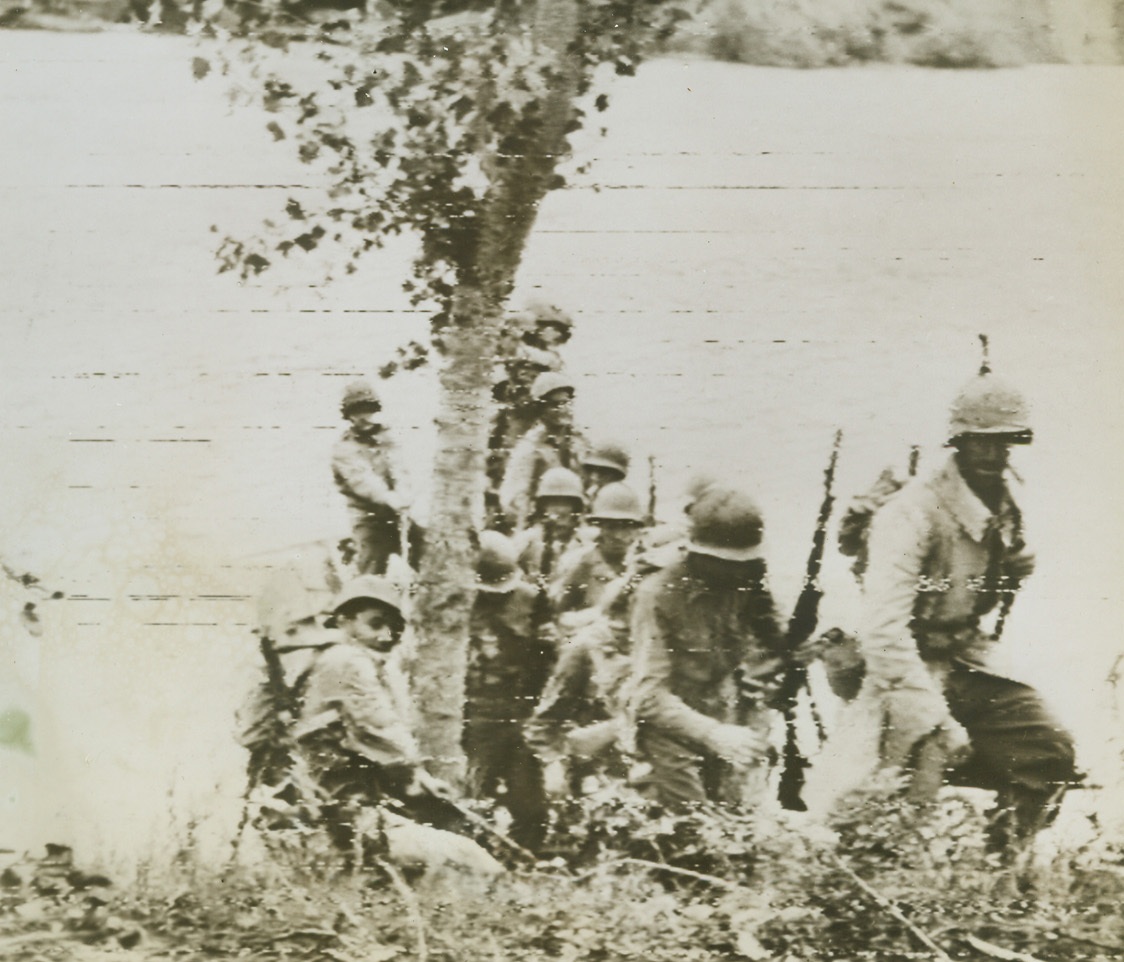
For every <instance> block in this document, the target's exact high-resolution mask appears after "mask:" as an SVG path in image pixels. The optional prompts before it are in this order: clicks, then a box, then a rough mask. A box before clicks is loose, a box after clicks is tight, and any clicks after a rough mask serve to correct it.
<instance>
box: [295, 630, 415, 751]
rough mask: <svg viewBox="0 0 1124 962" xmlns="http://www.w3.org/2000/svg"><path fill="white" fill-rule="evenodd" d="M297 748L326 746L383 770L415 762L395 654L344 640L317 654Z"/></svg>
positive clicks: (299, 723)
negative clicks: (381, 652)
mask: <svg viewBox="0 0 1124 962" xmlns="http://www.w3.org/2000/svg"><path fill="white" fill-rule="evenodd" d="M293 736H294V738H295V739H296V740H297V742H298V744H300V743H302V742H308V743H311V742H313V741H315V743H316V744H317V746H318V750H319V751H321V752H322V751H323V747H324V745H325V743H326V742H329V743H332V744H334V745H335V746H336V747H337V748H338V749H339V750H340V752H341V753H342V752H350V753H354V754H357V755H360V756H362V757H364V758H366V759H368V760H369V761H372V762H375V763H376V764H378V765H382V766H384V767H396V766H413V765H416V764H418V761H419V754H418V746H417V743H416V742H415V740H414V736H413V733H412V725H411V715H410V701H409V691H408V685H407V682H406V678H405V674H404V673H403V672H402V670H401V668H400V667H399V665H398V662H397V657H396V655H395V653H393V652H392V653H391V654H390V655H382V654H380V653H377V652H373V651H369V650H368V649H365V648H362V647H360V646H359V645H355V644H351V643H349V642H343V643H340V644H337V645H332V646H330V647H329V648H327V649H325V650H324V651H322V652H320V653H319V654H318V655H317V656H316V658H315V660H314V662H313V664H312V668H311V671H310V673H309V675H308V681H307V683H306V685H305V689H304V698H303V704H302V707H301V712H300V717H299V719H298V720H297V722H296V724H295V726H294V728H293Z"/></svg>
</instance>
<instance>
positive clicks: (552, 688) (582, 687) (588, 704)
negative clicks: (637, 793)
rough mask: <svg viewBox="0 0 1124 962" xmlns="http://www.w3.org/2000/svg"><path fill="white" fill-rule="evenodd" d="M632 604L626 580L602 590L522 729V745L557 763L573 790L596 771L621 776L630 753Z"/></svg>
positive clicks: (552, 762) (617, 581) (561, 656)
mask: <svg viewBox="0 0 1124 962" xmlns="http://www.w3.org/2000/svg"><path fill="white" fill-rule="evenodd" d="M630 601H631V586H630V584H629V582H628V580H627V578H618V579H617V580H616V581H615V582H614V583H613V584H611V585H610V586H608V588H607V591H606V592H605V594H604V596H603V598H602V604H601V605H599V606H598V608H597V610H596V613H595V615H594V617H593V618H592V620H591V621H589V622H588V623H587V624H585V625H583V626H581V627H580V628H578V629H577V630H576V631H575V632H574V634H573V636H572V637H571V638H570V639H569V641H567V642H566V644H565V645H564V646H563V648H562V650H561V652H560V653H559V655H558V662H557V664H556V665H555V667H554V670H553V671H552V672H551V675H550V678H549V679H548V681H547V683H546V686H545V688H544V689H543V693H542V698H541V699H539V703H538V705H536V706H535V711H534V714H533V715H532V716H531V718H530V719H529V720H528V721H527V724H526V725H525V726H524V731H525V734H526V740H527V744H528V745H530V746H531V748H532V750H533V751H534V752H535V754H536V755H537V756H538V758H539V759H540V760H541V761H542V763H543V765H544V766H546V765H551V764H560V765H561V766H563V771H564V772H566V774H568V775H569V776H570V778H569V781H570V784H571V786H573V784H574V783H576V782H580V780H581V778H582V777H583V776H585V775H589V774H594V773H597V772H601V771H608V772H609V773H610V774H612V775H614V776H616V777H624V776H625V775H626V774H627V772H626V770H625V764H624V759H625V757H626V756H627V755H628V754H630V753H632V752H633V751H634V746H633V741H634V738H633V732H632V726H631V722H630V717H629V713H628V706H627V694H628V689H627V681H628V679H629V676H630V674H631V670H632V654H631V645H630V643H629V625H628V611H629V607H630V604H629V603H630ZM605 603H607V604H605Z"/></svg>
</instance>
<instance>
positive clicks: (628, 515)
mask: <svg viewBox="0 0 1124 962" xmlns="http://www.w3.org/2000/svg"><path fill="white" fill-rule="evenodd" d="M585 520H586V522H587V523H588V524H590V525H592V526H593V527H594V528H596V530H597V534H596V536H595V541H594V543H593V544H591V545H589V546H583V547H580V548H576V549H574V550H572V551H570V552H569V553H568V554H566V555H565V556H563V558H562V559H561V561H560V562H559V564H558V576H557V578H556V579H555V580H554V581H553V582H552V584H551V587H550V600H551V602H552V603H553V604H554V610H555V612H556V613H558V614H560V615H561V614H565V613H566V612H568V611H580V610H582V609H584V608H591V607H593V606H594V605H595V604H597V601H598V599H600V597H601V595H602V594H603V593H604V591H605V589H606V587H607V586H608V585H609V584H610V583H612V582H613V581H616V580H617V579H619V578H620V577H621V576H622V575H623V574H624V571H625V562H626V560H627V558H628V554H629V550H630V549H631V548H632V546H633V544H634V542H635V541H636V538H637V536H638V535H639V534H640V531H641V529H642V528H643V526H644V513H643V510H642V509H641V507H640V499H639V498H638V497H637V496H636V492H634V491H633V490H632V489H631V488H630V487H629V486H628V485H627V484H625V483H623V482H621V481H617V482H614V483H612V484H607V485H605V487H603V488H602V489H601V490H600V492H598V494H597V496H596V498H594V500H593V506H592V509H591V510H590V512H589V514H587V515H586V518H585Z"/></svg>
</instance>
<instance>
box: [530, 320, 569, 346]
mask: <svg viewBox="0 0 1124 962" xmlns="http://www.w3.org/2000/svg"><path fill="white" fill-rule="evenodd" d="M535 334H536V335H537V336H538V339H539V341H540V342H541V343H543V344H545V345H546V346H547V347H557V346H558V345H559V344H561V343H562V342H563V341H564V340H565V338H566V335H565V334H564V333H563V332H562V329H561V328H558V327H555V326H554V325H553V324H541V325H539V327H538V328H537V329H536V330H535Z"/></svg>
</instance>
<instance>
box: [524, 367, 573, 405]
mask: <svg viewBox="0 0 1124 962" xmlns="http://www.w3.org/2000/svg"><path fill="white" fill-rule="evenodd" d="M555 391H569V392H570V396H571V397H572V396H573V394H574V382H573V381H571V380H570V379H569V378H568V377H566V375H565V374H562V373H561V372H559V371H543V373H542V374H540V375H539V376H538V377H537V378H535V380H534V383H533V384H532V385H531V397H532V398H533V399H534V400H536V401H541V400H542V399H543V398H544V397H546V396H547V395H548V394H553V393H554V392H555Z"/></svg>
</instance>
